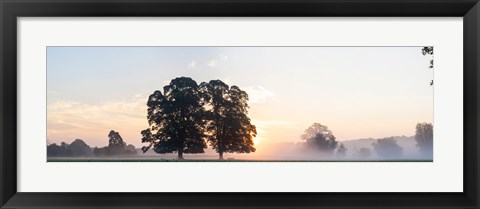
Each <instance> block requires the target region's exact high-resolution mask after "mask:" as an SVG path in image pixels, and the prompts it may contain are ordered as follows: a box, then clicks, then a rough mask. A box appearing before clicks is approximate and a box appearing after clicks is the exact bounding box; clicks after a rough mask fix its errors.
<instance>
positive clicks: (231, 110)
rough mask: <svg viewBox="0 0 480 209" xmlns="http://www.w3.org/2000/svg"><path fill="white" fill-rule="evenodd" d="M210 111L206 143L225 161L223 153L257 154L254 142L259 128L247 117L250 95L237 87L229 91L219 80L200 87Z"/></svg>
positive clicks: (207, 114)
mask: <svg viewBox="0 0 480 209" xmlns="http://www.w3.org/2000/svg"><path fill="white" fill-rule="evenodd" d="M200 86H201V89H202V91H203V95H204V96H205V100H206V102H207V105H208V106H209V107H210V109H209V110H208V111H207V113H206V116H207V117H206V119H207V120H208V121H207V123H206V130H207V132H208V137H207V140H208V141H209V142H210V145H211V146H212V147H213V149H215V151H217V153H219V158H220V159H223V153H224V152H230V153H231V152H237V153H250V152H255V148H254V147H253V145H254V144H253V140H252V139H253V138H254V137H255V136H256V134H257V131H256V127H255V126H254V125H253V124H252V123H251V122H250V118H249V117H248V115H247V114H248V108H249V107H248V103H247V102H248V94H247V93H246V92H245V91H242V90H241V89H240V88H239V87H237V86H231V87H229V86H228V85H227V84H225V83H224V82H222V81H220V80H212V81H210V82H208V83H206V82H203V83H202V84H201V85H200Z"/></svg>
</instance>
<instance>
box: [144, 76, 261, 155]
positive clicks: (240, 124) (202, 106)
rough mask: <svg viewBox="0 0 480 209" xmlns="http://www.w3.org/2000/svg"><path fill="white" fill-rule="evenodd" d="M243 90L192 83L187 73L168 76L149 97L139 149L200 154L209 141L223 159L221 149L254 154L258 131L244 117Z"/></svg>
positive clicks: (219, 83)
mask: <svg viewBox="0 0 480 209" xmlns="http://www.w3.org/2000/svg"><path fill="white" fill-rule="evenodd" d="M247 102H248V94H247V92H245V91H243V90H241V89H240V88H239V87H238V86H235V85H233V86H228V85H227V84H225V83H224V82H222V81H221V80H212V81H210V82H202V83H201V84H200V85H198V84H197V82H195V81H194V80H193V79H191V78H188V77H179V78H175V79H173V80H171V82H170V84H168V85H166V86H164V87H163V91H161V90H156V91H155V92H154V93H153V94H151V95H150V96H149V98H148V102H147V120H148V123H149V127H148V128H147V129H145V130H143V131H141V134H142V139H141V141H142V143H147V144H148V145H146V146H144V147H142V150H143V152H147V151H148V150H149V149H150V148H152V149H153V150H154V151H155V152H156V153H160V154H163V153H173V152H176V153H177V157H178V159H183V154H184V153H204V149H205V148H207V143H209V144H210V145H211V146H212V147H213V149H214V150H215V151H216V152H217V153H218V154H219V159H223V154H224V153H250V152H255V148H254V146H253V145H254V144H253V138H254V137H255V136H256V134H257V131H256V127H255V125H253V124H252V123H251V120H250V118H249V117H248V108H249V106H248V103H247Z"/></svg>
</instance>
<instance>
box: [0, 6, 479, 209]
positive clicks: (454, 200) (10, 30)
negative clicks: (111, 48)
mask: <svg viewBox="0 0 480 209" xmlns="http://www.w3.org/2000/svg"><path fill="white" fill-rule="evenodd" d="M84 16H86V17H117V16H122V17H123V16H188V17H197V16H212V17H220V16H249V17H265V16H271V17H276V16H282V17H298V16H330V17H336V16H346V17H357V16H362V17H392V16H398V17H406V16H409V17H410V16H412V17H444V16H449V17H463V21H464V22H463V38H464V40H463V50H464V59H463V64H464V69H463V81H464V84H463V85H464V86H463V90H464V97H463V98H464V101H463V102H464V115H463V117H464V139H463V140H464V157H463V160H464V166H463V169H464V170H463V173H464V176H463V180H464V182H463V186H464V192H460V193H24V192H17V145H16V140H17V128H18V127H17V122H18V121H17V17H84ZM0 18H1V19H0V22H1V23H0V27H1V28H0V30H1V34H0V41H1V47H0V63H1V70H0V84H1V90H0V95H1V97H0V110H1V111H0V120H1V121H0V147H1V150H0V205H1V208H479V193H478V189H479V173H478V169H479V166H478V164H479V143H478V139H479V137H478V136H479V135H478V132H479V124H478V119H479V111H478V110H479V106H478V105H479V96H478V93H479V51H480V44H479V37H480V27H479V26H480V5H479V2H478V0H140V1H135V0H96V1H90V0H81V1H80V0H62V1H58V0H36V1H33V0H0ZM418 35H419V36H424V35H428V34H418ZM446 181H448V179H446ZM439 183H442V182H439Z"/></svg>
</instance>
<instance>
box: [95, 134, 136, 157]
mask: <svg viewBox="0 0 480 209" xmlns="http://www.w3.org/2000/svg"><path fill="white" fill-rule="evenodd" d="M132 147H133V148H132ZM132 149H133V150H134V151H133V152H132ZM93 154H94V155H95V156H118V155H123V156H125V155H136V154H137V152H136V151H135V147H134V146H133V145H131V144H129V145H128V146H126V143H125V142H124V141H123V138H122V136H120V133H119V132H116V131H114V130H111V131H110V132H109V133H108V146H106V147H95V148H93Z"/></svg>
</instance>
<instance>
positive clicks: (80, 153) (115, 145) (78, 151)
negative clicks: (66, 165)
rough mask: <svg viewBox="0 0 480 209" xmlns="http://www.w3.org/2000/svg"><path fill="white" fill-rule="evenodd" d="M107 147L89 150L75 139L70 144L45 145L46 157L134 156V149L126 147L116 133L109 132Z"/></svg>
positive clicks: (129, 146)
mask: <svg viewBox="0 0 480 209" xmlns="http://www.w3.org/2000/svg"><path fill="white" fill-rule="evenodd" d="M108 138H109V140H108V146H106V147H101V148H98V147H95V148H93V149H92V148H91V147H90V146H89V145H88V144H87V143H85V142H84V141H83V140H81V139H75V140H74V141H73V142H72V143H71V144H68V143H66V142H61V143H60V145H57V144H56V143H52V144H49V145H47V156H48V157H91V156H118V155H136V154H137V151H136V148H135V147H134V146H133V145H131V144H129V145H126V144H125V142H124V141H123V139H122V137H121V136H120V134H119V133H118V132H115V131H113V130H112V131H110V133H109V134H108Z"/></svg>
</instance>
